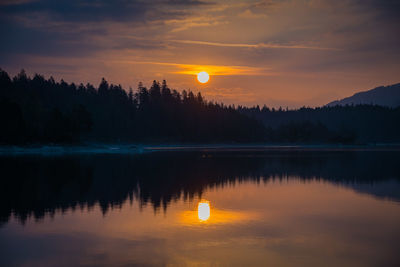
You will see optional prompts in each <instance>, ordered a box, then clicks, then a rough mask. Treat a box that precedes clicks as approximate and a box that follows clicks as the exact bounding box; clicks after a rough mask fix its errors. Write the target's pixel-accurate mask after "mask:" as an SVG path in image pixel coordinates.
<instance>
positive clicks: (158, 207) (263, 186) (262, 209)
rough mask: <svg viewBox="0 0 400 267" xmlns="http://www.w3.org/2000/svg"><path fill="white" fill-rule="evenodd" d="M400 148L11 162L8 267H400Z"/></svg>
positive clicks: (0, 239)
mask: <svg viewBox="0 0 400 267" xmlns="http://www.w3.org/2000/svg"><path fill="white" fill-rule="evenodd" d="M399 156H400V153H399V152H396V151H392V152H391V151H352V150H349V151H329V150H323V151H314V150H313V151H307V150H301V151H300V150H299V151H295V150H293V151H292V150H283V151H279V150H275V151H245V150H242V151H218V150H212V151H195V150H193V151H180V152H176V151H160V152H153V153H145V154H138V155H129V154H105V155H101V154H79V155H73V154H68V155H55V156H34V155H25V156H15V155H14V156H2V157H0V167H1V169H2V172H3V174H4V175H2V178H1V179H2V180H1V181H2V186H1V189H0V193H1V196H0V203H1V204H0V205H1V206H0V208H1V209H0V246H1V248H2V249H1V251H0V265H2V266H165V265H168V266H266V265H270V266H293V265H295V266H339V265H340V266H399V263H400V256H399V253H398V240H400V226H399V225H400V204H399V203H400V202H399V201H400V166H399V164H398V163H399Z"/></svg>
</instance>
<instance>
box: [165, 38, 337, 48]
mask: <svg viewBox="0 0 400 267" xmlns="http://www.w3.org/2000/svg"><path fill="white" fill-rule="evenodd" d="M171 41H172V42H176V43H182V44H194V45H208V46H220V47H238V48H284V49H311V50H341V49H338V48H332V47H319V46H307V45H282V44H273V43H258V44H231V43H216V42H206V41H193V40H171Z"/></svg>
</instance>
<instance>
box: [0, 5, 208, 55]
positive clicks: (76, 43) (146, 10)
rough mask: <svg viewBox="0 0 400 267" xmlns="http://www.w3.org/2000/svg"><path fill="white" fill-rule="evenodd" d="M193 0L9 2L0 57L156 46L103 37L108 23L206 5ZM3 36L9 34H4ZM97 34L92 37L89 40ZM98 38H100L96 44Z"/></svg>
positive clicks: (178, 14)
mask: <svg viewBox="0 0 400 267" xmlns="http://www.w3.org/2000/svg"><path fill="white" fill-rule="evenodd" d="M206 4H208V3H207V2H203V1H197V0H188V1H184V0H165V1H159V0H154V1H139V0H95V1H90V0H77V1H71V0H58V1H54V0H36V1H27V0H25V1H22V0H19V1H7V2H2V5H0V17H1V19H0V22H1V25H0V34H1V36H3V37H2V40H3V39H4V40H5V42H4V41H3V42H1V44H0V47H1V52H0V55H5V54H9V53H17V54H34V55H47V56H51V55H60V56H79V55H90V54H91V53H93V52H96V51H98V50H99V49H107V48H109V49H116V48H137V49H154V48H160V46H161V44H160V43H157V42H156V43H149V42H147V43H146V42H144V41H143V40H140V41H137V40H132V39H125V38H121V37H114V36H110V38H113V40H106V38H107V35H108V33H107V30H106V27H107V26H109V25H108V24H109V23H120V24H121V27H126V28H129V27H136V26H138V25H146V23H149V22H151V21H160V22H162V21H164V20H168V19H179V18H182V17H184V16H186V15H187V14H188V11H186V10H185V8H187V7H194V6H201V5H206ZM5 37H7V38H5ZM93 37H95V39H96V40H95V41H94V40H93ZM99 39H100V40H102V41H104V42H100V43H99Z"/></svg>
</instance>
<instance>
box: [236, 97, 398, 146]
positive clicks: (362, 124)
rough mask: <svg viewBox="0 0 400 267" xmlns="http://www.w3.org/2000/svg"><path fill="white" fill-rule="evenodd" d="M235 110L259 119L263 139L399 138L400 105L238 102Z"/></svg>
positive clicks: (344, 141)
mask: <svg viewBox="0 0 400 267" xmlns="http://www.w3.org/2000/svg"><path fill="white" fill-rule="evenodd" d="M238 111H239V112H240V113H242V114H246V115H247V116H249V117H251V118H254V119H256V120H258V121H260V122H262V123H263V124H264V126H265V127H266V139H267V140H270V141H272V142H289V143H291V142H300V143H326V142H328V143H342V144H353V143H358V144H366V143H379V142H382V143H398V142H400V123H399V122H400V107H397V108H390V107H383V106H377V105H346V106H324V107H317V108H308V107H303V108H300V109H296V110H288V109H282V108H279V109H274V108H272V109H270V108H268V107H266V106H264V107H263V108H260V107H258V106H257V107H252V108H246V107H240V106H239V107H238Z"/></svg>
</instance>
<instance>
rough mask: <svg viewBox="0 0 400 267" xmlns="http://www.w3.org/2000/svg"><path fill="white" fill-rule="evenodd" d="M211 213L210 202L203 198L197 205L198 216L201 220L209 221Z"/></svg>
mask: <svg viewBox="0 0 400 267" xmlns="http://www.w3.org/2000/svg"><path fill="white" fill-rule="evenodd" d="M210 215H211V208H210V202H209V201H207V200H202V201H200V202H199V204H198V206H197V216H198V217H199V220H200V221H207V220H208V219H209V218H210Z"/></svg>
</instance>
